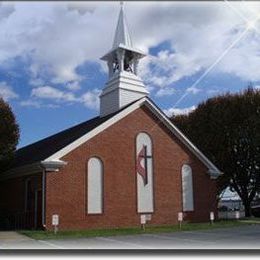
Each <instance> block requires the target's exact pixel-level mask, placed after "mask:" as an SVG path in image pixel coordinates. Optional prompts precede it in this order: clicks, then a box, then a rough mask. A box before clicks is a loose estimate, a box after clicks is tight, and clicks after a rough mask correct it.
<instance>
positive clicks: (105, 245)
mask: <svg viewBox="0 0 260 260" xmlns="http://www.w3.org/2000/svg"><path fill="white" fill-rule="evenodd" d="M1 249H260V225H250V226H241V227H235V228H225V229H215V230H205V231H201V230H200V231H192V232H191V231H185V232H177V233H176V232H175V233H160V234H142V235H131V236H130V235H129V236H112V237H96V238H79V239H64V240H45V241H43V240H33V239H30V238H27V237H26V236H23V235H20V234H17V233H15V232H0V250H1Z"/></svg>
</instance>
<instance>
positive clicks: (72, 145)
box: [44, 97, 222, 178]
mask: <svg viewBox="0 0 260 260" xmlns="http://www.w3.org/2000/svg"><path fill="white" fill-rule="evenodd" d="M142 105H147V107H148V108H150V110H151V111H152V112H153V113H154V114H155V115H156V116H157V117H159V118H161V120H162V122H163V123H164V124H165V125H166V126H167V127H168V129H169V130H170V131H171V132H172V133H173V134H174V135H175V136H177V138H179V140H180V141H181V142H182V143H183V144H184V145H186V146H187V148H188V149H189V150H190V151H191V152H192V153H193V154H194V155H196V156H197V157H198V159H199V160H200V161H201V162H202V163H203V164H204V165H206V166H207V168H208V169H209V171H208V173H209V174H210V175H211V176H212V177H213V178H217V177H218V176H219V175H221V174H222V173H221V172H220V170H219V169H218V168H217V167H216V166H215V165H214V164H213V163H212V162H211V161H210V160H209V159H208V158H207V157H206V156H205V155H204V154H203V153H202V152H201V151H200V150H199V149H198V148H197V147H196V146H195V145H194V144H193V143H191V141H190V140H189V139H188V138H187V137H186V136H184V134H182V132H181V131H180V130H179V129H178V128H177V127H176V126H175V125H174V124H173V123H172V122H171V121H170V120H169V119H168V117H167V116H166V115H165V114H164V113H162V112H161V111H160V110H159V109H158V108H157V107H156V106H155V105H154V104H153V103H152V102H151V101H150V100H149V99H148V98H146V97H144V98H142V99H140V100H138V101H136V102H135V103H133V104H132V105H131V106H129V107H127V108H126V109H124V110H122V111H121V112H120V113H118V114H116V115H115V116H113V117H112V118H110V119H109V120H107V121H105V122H104V123H103V124H101V125H99V126H98V127H96V128H95V129H93V130H91V131H90V132H88V133H86V134H85V135H83V136H82V137H80V138H78V139H77V140H75V141H74V142H72V143H70V144H69V145H67V146H65V147H64V148H62V149H61V150H59V151H58V152H56V153H55V154H53V155H51V156H50V157H48V158H46V159H45V160H44V161H52V160H59V159H60V158H62V157H63V156H65V155H66V154H68V153H69V152H71V151H72V150H74V149H76V148H77V147H79V146H80V145H82V144H83V143H85V142H86V141H88V140H90V139H91V138H93V137H94V136H96V135H97V134H99V133H101V132H102V131H104V130H105V129H107V128H108V127H110V126H111V125H113V124H115V123H117V122H118V121H119V120H121V119H123V118H124V117H126V116H127V115H128V114H130V113H131V112H133V111H134V110H136V109H137V108H139V107H141V106H142Z"/></svg>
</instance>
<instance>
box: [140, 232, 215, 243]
mask: <svg viewBox="0 0 260 260" xmlns="http://www.w3.org/2000/svg"><path fill="white" fill-rule="evenodd" d="M145 236H150V237H155V238H163V239H167V240H174V239H177V240H180V241H188V242H196V243H205V242H206V243H209V244H215V242H212V241H204V240H203V241H201V240H195V239H189V238H180V237H170V236H164V235H155V234H145Z"/></svg>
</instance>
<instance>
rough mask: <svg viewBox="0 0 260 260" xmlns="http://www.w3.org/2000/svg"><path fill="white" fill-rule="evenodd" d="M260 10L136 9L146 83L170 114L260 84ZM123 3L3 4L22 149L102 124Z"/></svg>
mask: <svg viewBox="0 0 260 260" xmlns="http://www.w3.org/2000/svg"><path fill="white" fill-rule="evenodd" d="M259 11H260V4H259V3H258V2H251V3H247V2H228V1H224V2H217V3H213V2H187V3H185V2H161V1H160V2H126V3H125V13H126V16H127V21H128V24H129V27H130V32H131V35H132V39H133V42H134V45H135V46H136V47H137V48H139V49H141V50H143V51H144V52H146V53H147V54H148V55H147V57H146V58H143V60H142V61H141V63H140V66H139V76H140V77H141V78H142V79H143V81H144V83H145V85H146V86H147V88H148V90H149V91H150V97H151V98H152V99H153V100H154V101H155V102H156V103H157V104H158V105H159V107H161V108H162V109H163V110H164V111H165V112H166V113H167V114H169V115H170V114H172V113H175V114H178V113H187V112H189V111H191V110H192V109H194V108H196V106H197V105H198V103H199V102H201V101H203V100H206V99H207V98H209V97H213V96H215V95H219V94H221V93H225V92H227V91H230V92H237V91H240V90H242V89H244V88H246V87H247V86H248V84H249V82H252V83H253V85H254V86H255V87H256V88H259V85H260V73H259V72H258V71H259V67H260V44H259V42H260V41H259V40H260V26H259V25H260V22H259V20H258V19H259V17H258V16H259ZM118 13H119V3H118V2H64V3H63V2H49V3H47V2H46V3H45V2H28V3H27V2H17V3H2V4H1V5H0V37H1V39H2V40H1V42H0V95H1V96H2V97H3V98H4V99H5V100H7V101H8V102H9V103H10V104H11V106H12V108H13V111H14V113H15V115H16V117H17V120H18V123H19V125H20V128H21V139H20V143H19V147H22V146H25V145H27V144H30V143H32V142H34V141H37V140H39V139H41V138H44V137H47V136H49V135H51V134H54V133H56V132H58V131H60V130H63V129H65V128H68V127H70V126H72V125H75V124H77V123H80V122H82V121H85V120H88V119H90V118H91V117H94V116H97V115H98V112H99V99H98V95H99V93H100V91H101V90H102V88H103V86H104V84H105V82H106V80H107V68H106V65H105V64H104V63H103V62H102V61H100V59H99V58H100V57H101V56H102V55H103V54H105V53H106V52H107V51H108V50H109V49H110V48H111V46H112V41H113V36H114V31H115V27H116V23H117V18H118Z"/></svg>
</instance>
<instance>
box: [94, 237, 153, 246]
mask: <svg viewBox="0 0 260 260" xmlns="http://www.w3.org/2000/svg"><path fill="white" fill-rule="evenodd" d="M98 239H100V240H104V241H110V242H113V243H114V242H116V243H119V244H124V245H129V246H135V247H137V248H142V249H152V247H145V246H140V245H139V244H136V243H132V242H125V241H119V240H117V239H112V238H107V237H98Z"/></svg>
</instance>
